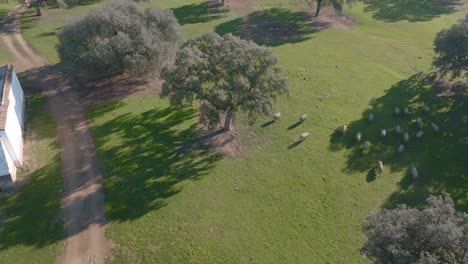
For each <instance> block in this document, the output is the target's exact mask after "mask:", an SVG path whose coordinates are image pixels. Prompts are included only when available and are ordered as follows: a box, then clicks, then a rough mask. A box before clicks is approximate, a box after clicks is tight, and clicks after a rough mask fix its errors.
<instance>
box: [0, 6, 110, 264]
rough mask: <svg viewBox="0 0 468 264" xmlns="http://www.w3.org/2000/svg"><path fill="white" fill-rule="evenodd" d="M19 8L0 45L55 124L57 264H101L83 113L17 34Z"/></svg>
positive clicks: (92, 161) (96, 176) (100, 227)
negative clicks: (59, 215) (59, 192)
mask: <svg viewBox="0 0 468 264" xmlns="http://www.w3.org/2000/svg"><path fill="white" fill-rule="evenodd" d="M24 10H25V8H24V7H16V8H15V9H13V10H12V11H11V12H10V13H9V14H8V16H7V17H6V19H5V23H4V26H3V28H1V29H0V40H1V41H2V42H3V43H4V44H5V45H6V47H7V48H8V49H9V50H10V52H11V53H12V55H13V56H14V58H15V64H14V67H15V70H16V71H17V72H18V73H21V72H22V74H21V75H22V76H23V78H27V79H29V80H30V81H31V83H33V84H34V85H37V86H38V87H37V88H39V90H40V91H41V92H42V93H43V94H44V95H45V96H47V98H48V100H47V101H48V107H49V109H50V112H51V114H52V116H53V117H54V120H55V122H56V124H57V134H58V139H59V143H60V145H61V161H62V176H63V179H64V188H63V197H62V207H63V218H64V237H63V250H62V253H61V255H60V257H59V258H58V259H57V262H58V263H66V264H75V263H80V264H81V263H93V264H100V263H104V258H105V237H104V228H105V217H104V195H103V190H102V183H101V175H100V173H99V164H98V161H97V158H96V150H95V146H94V144H93V141H92V138H91V133H90V125H89V123H88V121H87V120H86V117H85V109H84V108H83V106H82V105H81V104H80V102H79V100H78V96H77V94H76V92H75V91H74V90H73V89H71V87H72V86H73V84H72V83H70V82H68V81H67V80H66V79H65V78H64V76H63V74H61V73H60V72H59V71H57V70H56V69H55V68H54V67H51V66H48V64H47V60H46V59H45V58H44V57H43V56H41V55H40V54H39V53H37V52H36V51H35V50H33V49H32V48H31V47H30V46H29V45H28V43H27V42H26V41H25V40H24V38H23V37H22V35H21V21H20V18H21V15H22V13H23V11H24Z"/></svg>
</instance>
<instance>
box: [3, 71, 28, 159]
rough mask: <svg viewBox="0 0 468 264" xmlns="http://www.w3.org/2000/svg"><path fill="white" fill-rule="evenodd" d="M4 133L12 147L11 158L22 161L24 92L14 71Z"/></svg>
mask: <svg viewBox="0 0 468 264" xmlns="http://www.w3.org/2000/svg"><path fill="white" fill-rule="evenodd" d="M9 99H10V104H9V106H8V110H7V119H6V126H5V133H6V136H7V138H8V141H9V142H10V144H11V147H12V149H13V152H14V154H13V153H11V154H13V155H11V156H12V158H13V160H15V161H16V159H17V160H18V161H19V163H22V161H23V109H24V106H23V104H24V93H23V89H22V88H21V85H20V83H19V80H18V77H17V76H16V73H15V72H13V78H12V87H11V90H10V94H9Z"/></svg>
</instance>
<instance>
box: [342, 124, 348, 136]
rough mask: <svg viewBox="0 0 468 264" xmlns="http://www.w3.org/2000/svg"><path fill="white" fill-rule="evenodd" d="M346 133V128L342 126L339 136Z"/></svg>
mask: <svg viewBox="0 0 468 264" xmlns="http://www.w3.org/2000/svg"><path fill="white" fill-rule="evenodd" d="M346 131H348V126H346V125H343V126H342V127H341V134H343V135H344V134H346Z"/></svg>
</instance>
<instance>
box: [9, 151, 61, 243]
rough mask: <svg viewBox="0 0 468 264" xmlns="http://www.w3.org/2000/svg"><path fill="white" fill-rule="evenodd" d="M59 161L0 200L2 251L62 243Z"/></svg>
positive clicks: (38, 172) (34, 173)
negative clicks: (14, 247) (10, 248)
mask: <svg viewBox="0 0 468 264" xmlns="http://www.w3.org/2000/svg"><path fill="white" fill-rule="evenodd" d="M59 159H60V157H59V156H58V155H57V156H55V157H53V158H52V159H51V162H50V164H48V165H47V166H44V167H42V168H40V169H38V170H36V171H34V172H33V173H32V174H31V175H30V181H29V182H28V184H26V185H24V186H23V187H22V188H21V189H19V190H18V191H16V192H15V193H13V194H11V195H8V196H6V197H3V198H1V199H0V211H1V212H2V214H4V216H3V217H2V218H3V219H0V220H3V221H0V228H1V227H3V228H1V229H3V230H2V231H1V235H0V249H2V250H3V249H7V248H9V247H13V246H16V245H18V244H24V245H34V246H36V247H44V246H47V245H48V244H50V243H53V242H55V241H59V240H60V239H61V234H62V222H60V218H59V215H60V211H61V209H60V195H61V194H60V193H59V192H58V190H59V189H60V188H61V186H62V178H61V177H60V161H59Z"/></svg>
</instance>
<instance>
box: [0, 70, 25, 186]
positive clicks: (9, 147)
mask: <svg viewBox="0 0 468 264" xmlns="http://www.w3.org/2000/svg"><path fill="white" fill-rule="evenodd" d="M0 88H1V89H0V143H1V148H0V188H8V187H11V186H13V184H14V182H15V181H16V169H17V168H18V167H20V166H21V164H22V162H23V128H24V93H23V88H21V84H20V83H19V80H18V77H17V76H16V73H15V71H14V70H13V66H11V65H7V66H5V67H2V68H0Z"/></svg>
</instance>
